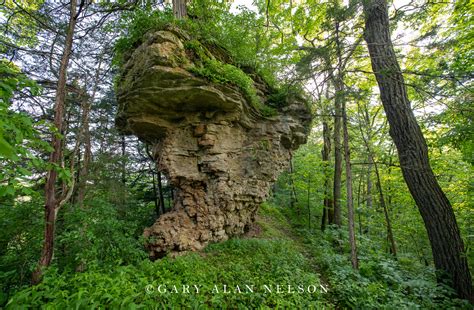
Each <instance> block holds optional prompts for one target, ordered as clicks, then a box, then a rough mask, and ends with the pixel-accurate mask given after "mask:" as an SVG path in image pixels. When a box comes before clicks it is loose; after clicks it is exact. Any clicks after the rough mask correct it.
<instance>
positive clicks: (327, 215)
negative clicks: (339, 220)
mask: <svg viewBox="0 0 474 310" xmlns="http://www.w3.org/2000/svg"><path fill="white" fill-rule="evenodd" d="M323 140H324V145H323V149H322V151H321V155H322V156H321V157H322V160H323V165H324V201H323V216H322V220H321V230H322V231H324V230H325V229H326V222H328V223H329V224H332V223H333V221H334V212H333V206H332V201H331V197H330V195H331V176H330V173H329V171H328V170H329V163H330V161H329V158H330V155H331V129H330V128H329V125H328V123H327V121H324V122H323Z"/></svg>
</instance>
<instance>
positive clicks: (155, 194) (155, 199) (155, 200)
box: [150, 167, 163, 218]
mask: <svg viewBox="0 0 474 310" xmlns="http://www.w3.org/2000/svg"><path fill="white" fill-rule="evenodd" d="M150 171H151V176H152V180H153V203H154V204H155V212H156V217H157V218H158V217H160V215H161V214H163V213H161V210H160V201H159V197H158V190H157V186H156V179H155V171H154V169H152V168H151V167H150Z"/></svg>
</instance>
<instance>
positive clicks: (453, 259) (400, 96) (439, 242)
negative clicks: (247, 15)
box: [363, 0, 474, 302]
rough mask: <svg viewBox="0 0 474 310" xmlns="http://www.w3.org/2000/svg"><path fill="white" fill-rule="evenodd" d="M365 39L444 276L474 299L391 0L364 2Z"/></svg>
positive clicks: (410, 184)
mask: <svg viewBox="0 0 474 310" xmlns="http://www.w3.org/2000/svg"><path fill="white" fill-rule="evenodd" d="M363 4H364V14H365V33H364V36H365V40H366V42H367V45H368V48H369V53H370V58H371V61H372V69H373V71H374V73H375V77H376V79H377V82H378V84H379V88H380V95H381V99H382V104H383V106H384V110H385V113H386V115H387V119H388V121H389V124H390V135H391V137H392V139H393V141H394V142H395V145H396V147H397V150H398V156H399V160H400V166H401V169H402V173H403V176H404V178H405V181H406V183H407V185H408V188H409V190H410V193H411V195H412V196H413V198H414V200H415V202H416V204H417V206H418V208H419V210H420V213H421V216H422V218H423V221H424V223H425V226H426V230H427V232H428V237H429V239H430V242H431V248H432V253H433V258H434V263H435V267H436V269H438V270H439V271H440V272H439V274H438V280H439V281H444V280H448V283H449V284H450V285H451V286H452V287H453V288H454V289H455V290H456V292H457V293H458V295H459V297H461V298H465V299H469V300H470V301H471V302H474V296H473V289H472V281H471V276H470V273H469V269H468V264H467V259H466V256H465V253H464V245H463V240H462V239H461V235H460V232H459V228H458V225H457V223H456V218H455V215H454V212H453V209H452V207H451V204H450V202H449V200H448V199H447V197H446V195H445V194H444V192H443V191H442V189H441V187H440V186H439V184H438V182H437V180H436V177H435V175H434V174H433V171H432V169H431V166H430V163H429V159H428V148H427V145H426V142H425V139H424V137H423V134H422V132H421V129H420V127H419V126H418V123H417V122H416V119H415V116H414V114H413V111H412V110H411V107H410V102H409V100H408V96H407V91H406V86H405V83H404V79H403V75H402V73H401V70H400V67H399V64H398V62H397V58H396V55H395V52H394V49H393V45H392V42H391V38H390V28H389V17H388V8H387V2H386V1H385V0H368V1H364V2H363Z"/></svg>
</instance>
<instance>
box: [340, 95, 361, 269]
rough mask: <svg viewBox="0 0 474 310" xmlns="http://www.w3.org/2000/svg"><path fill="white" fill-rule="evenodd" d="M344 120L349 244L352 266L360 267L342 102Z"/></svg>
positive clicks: (347, 133)
mask: <svg viewBox="0 0 474 310" xmlns="http://www.w3.org/2000/svg"><path fill="white" fill-rule="evenodd" d="M342 122H343V125H342V126H343V134H344V159H345V164H346V192H347V218H348V226H349V244H350V246H351V263H352V268H354V269H358V268H359V263H358V261H357V244H356V237H355V227H354V226H355V224H354V222H355V220H354V204H353V197H352V168H351V153H350V148H349V131H348V130H347V113H346V104H345V103H343V104H342Z"/></svg>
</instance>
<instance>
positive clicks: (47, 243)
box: [31, 0, 77, 284]
mask: <svg viewBox="0 0 474 310" xmlns="http://www.w3.org/2000/svg"><path fill="white" fill-rule="evenodd" d="M76 9H77V3H76V1H75V0H74V1H71V7H70V17H69V24H68V28H67V33H66V40H65V45H64V50H63V54H62V56H61V62H60V66H59V74H58V85H57V88H56V96H55V103H54V126H55V127H56V129H57V132H58V133H59V134H62V133H63V121H64V110H65V100H66V81H67V68H68V64H69V59H70V56H71V50H72V43H73V37H74V29H75V27H76V21H77V15H76ZM51 145H52V146H53V152H52V153H51V155H50V158H49V163H50V165H51V166H52V168H50V170H48V172H47V176H46V186H45V206H44V209H45V228H44V241H43V248H42V251H41V258H40V260H39V263H38V266H37V267H36V270H35V271H34V272H33V275H32V279H31V280H32V283H33V284H38V283H39V282H40V281H41V278H42V275H43V269H44V268H45V267H48V266H49V265H50V264H51V260H52V258H53V253H54V229H55V224H56V215H57V212H58V209H59V206H60V199H58V197H56V180H57V177H58V174H57V170H56V169H55V168H54V166H58V165H60V164H61V158H62V153H63V150H62V137H61V136H60V135H58V134H53V136H52V140H51Z"/></svg>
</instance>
